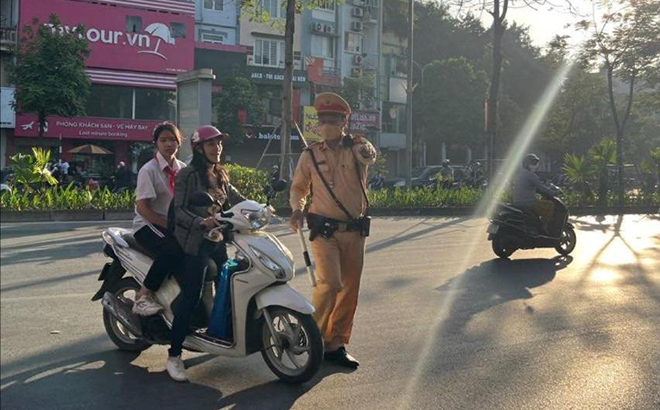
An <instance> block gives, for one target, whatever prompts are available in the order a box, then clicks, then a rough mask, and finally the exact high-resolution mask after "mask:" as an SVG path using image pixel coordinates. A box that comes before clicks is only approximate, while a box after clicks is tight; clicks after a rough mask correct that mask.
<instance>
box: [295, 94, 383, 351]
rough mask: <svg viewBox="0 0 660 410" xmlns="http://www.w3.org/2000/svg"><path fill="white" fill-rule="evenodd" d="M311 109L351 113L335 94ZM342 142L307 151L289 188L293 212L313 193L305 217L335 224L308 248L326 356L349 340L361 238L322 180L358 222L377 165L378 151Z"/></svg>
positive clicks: (320, 98)
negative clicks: (327, 234)
mask: <svg viewBox="0 0 660 410" xmlns="http://www.w3.org/2000/svg"><path fill="white" fill-rule="evenodd" d="M314 107H315V108H316V110H317V112H318V114H319V115H320V114H323V113H338V114H342V115H345V116H348V115H350V112H351V110H350V106H349V105H348V103H347V102H346V101H345V100H344V99H343V98H341V97H340V96H338V95H337V94H334V93H322V94H319V95H318V96H317V97H316V99H315V100H314ZM341 141H342V142H340V143H339V146H337V147H336V148H335V149H334V150H333V149H332V148H330V147H329V146H328V145H327V144H326V143H325V141H321V142H317V143H314V144H312V145H310V146H309V147H308V148H307V149H306V150H305V151H304V152H303V153H302V155H301V156H300V159H299V160H298V165H297V167H296V171H295V174H294V176H293V182H292V184H291V199H290V203H291V208H292V209H293V210H294V211H295V210H302V209H303V208H304V206H305V203H306V197H307V196H308V195H309V194H310V191H311V188H312V187H313V196H314V199H313V201H312V204H311V206H310V208H309V210H308V211H309V214H310V215H317V216H321V217H322V218H328V220H331V221H335V222H337V223H336V231H334V232H333V233H332V236H331V237H329V238H326V237H323V236H322V235H318V236H316V237H314V238H313V240H312V243H311V248H312V252H313V255H314V260H315V263H316V275H317V285H316V287H315V288H314V289H313V296H312V303H313V305H314V308H315V313H314V319H315V320H316V322H317V324H318V327H319V330H320V331H321V334H322V336H323V339H324V342H325V349H326V352H327V351H334V350H335V349H338V348H342V347H343V346H344V345H345V344H348V342H349V340H350V337H351V330H352V327H353V318H354V317H355V312H356V309H357V303H358V293H359V289H360V277H361V275H362V265H363V260H364V251H365V237H364V236H363V235H362V233H361V232H360V231H359V229H358V230H356V229H351V224H350V220H349V218H348V216H347V215H346V212H344V211H343V210H342V209H341V208H340V207H339V206H338V205H337V203H336V201H335V200H334V198H333V197H332V195H331V194H330V192H329V191H328V189H327V187H326V184H325V183H324V182H323V181H322V178H321V175H320V174H322V176H323V179H325V181H326V183H327V185H329V188H330V189H331V190H332V192H333V193H334V195H335V196H336V198H337V199H338V200H339V201H340V202H341V203H342V204H343V206H344V208H345V210H346V211H348V212H349V213H350V215H352V216H353V217H354V218H358V217H360V216H363V215H364V213H365V212H366V208H367V202H366V199H365V197H364V192H365V191H364V187H366V184H367V181H366V175H367V167H368V166H369V165H371V164H373V163H374V162H375V161H376V150H375V149H374V147H373V146H372V145H371V144H370V143H369V142H368V141H367V140H366V139H362V138H359V137H356V138H353V139H352V142H351V141H347V139H346V138H343V139H342V140H341ZM349 144H350V146H348V145H349ZM312 154H313V155H312ZM314 160H316V163H317V164H316V165H317V166H318V170H317V167H316V166H315V165H314ZM358 175H359V177H358ZM358 178H359V179H358ZM309 224H310V219H309V217H308V225H309ZM310 229H311V227H310Z"/></svg>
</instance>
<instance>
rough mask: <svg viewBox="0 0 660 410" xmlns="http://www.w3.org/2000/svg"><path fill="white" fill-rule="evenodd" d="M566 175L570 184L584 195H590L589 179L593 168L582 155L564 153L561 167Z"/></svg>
mask: <svg viewBox="0 0 660 410" xmlns="http://www.w3.org/2000/svg"><path fill="white" fill-rule="evenodd" d="M562 168H563V170H564V172H565V173H566V176H567V177H568V179H569V180H570V181H571V183H572V184H574V185H575V187H576V188H577V189H578V190H579V191H580V192H581V193H582V195H583V196H584V197H587V198H588V197H591V195H592V194H591V187H590V186H589V179H590V178H591V177H592V175H593V168H592V167H591V165H590V164H589V162H588V161H587V160H586V158H585V157H584V155H580V156H578V155H574V154H566V155H565V156H564V166H563V167H562Z"/></svg>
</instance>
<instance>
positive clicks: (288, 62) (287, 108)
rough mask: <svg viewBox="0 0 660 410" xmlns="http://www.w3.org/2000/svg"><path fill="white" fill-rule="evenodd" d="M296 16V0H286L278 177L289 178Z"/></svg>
mask: <svg viewBox="0 0 660 410" xmlns="http://www.w3.org/2000/svg"><path fill="white" fill-rule="evenodd" d="M295 17H296V0H288V1H287V6H286V25H285V27H284V43H285V44H284V50H285V51H284V84H283V85H282V87H283V89H282V128H281V129H280V143H281V144H280V178H282V179H284V180H288V179H289V175H290V171H289V151H290V148H289V147H290V143H289V141H290V139H291V121H292V120H293V115H292V111H293V101H292V98H291V97H292V95H293V33H294V30H295V28H294V23H295Z"/></svg>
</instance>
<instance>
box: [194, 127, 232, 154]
mask: <svg viewBox="0 0 660 410" xmlns="http://www.w3.org/2000/svg"><path fill="white" fill-rule="evenodd" d="M218 137H220V139H221V140H224V139H225V138H227V134H223V133H222V132H221V131H220V130H219V129H217V128H215V127H214V126H213V125H202V126H201V127H199V128H197V131H195V132H194V133H193V135H192V137H190V145H191V146H192V149H195V147H196V146H197V144H199V143H200V142H204V141H208V140H211V139H213V138H218Z"/></svg>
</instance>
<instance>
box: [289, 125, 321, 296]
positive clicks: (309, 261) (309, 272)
mask: <svg viewBox="0 0 660 410" xmlns="http://www.w3.org/2000/svg"><path fill="white" fill-rule="evenodd" d="M294 124H295V126H296V130H298V135H300V140H301V141H302V142H303V144H304V145H305V148H307V141H306V140H305V136H304V135H303V133H302V132H301V131H300V127H299V126H298V123H296V122H294ZM302 225H303V224H302V222H300V223H299V224H298V239H299V240H300V248H302V251H303V258H305V267H306V268H307V275H308V276H309V281H310V283H311V284H312V287H315V286H316V275H314V266H313V265H312V259H311V258H310V257H309V252H308V251H307V241H305V235H303V230H302V228H303V227H302Z"/></svg>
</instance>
